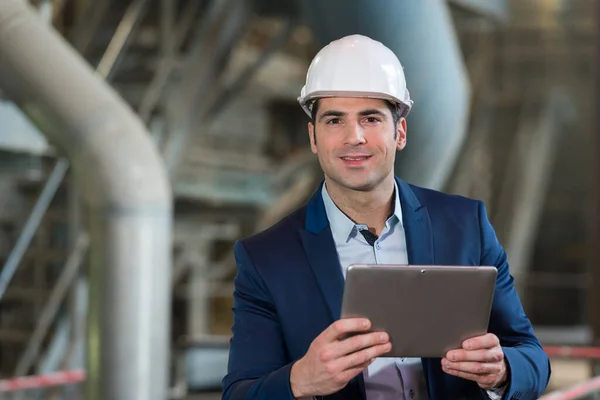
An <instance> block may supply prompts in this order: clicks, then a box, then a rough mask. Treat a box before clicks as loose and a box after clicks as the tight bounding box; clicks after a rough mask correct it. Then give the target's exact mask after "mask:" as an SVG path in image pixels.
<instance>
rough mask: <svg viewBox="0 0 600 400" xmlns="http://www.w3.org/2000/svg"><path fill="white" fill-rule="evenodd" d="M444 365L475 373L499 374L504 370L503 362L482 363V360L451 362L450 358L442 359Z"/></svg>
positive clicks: (455, 369) (452, 368)
mask: <svg viewBox="0 0 600 400" xmlns="http://www.w3.org/2000/svg"><path fill="white" fill-rule="evenodd" d="M442 366H443V367H444V368H447V369H450V370H454V371H460V372H466V373H469V374H474V375H489V374H495V375H498V374H500V373H501V372H502V363H481V362H472V361H464V362H451V361H448V360H445V359H444V360H442Z"/></svg>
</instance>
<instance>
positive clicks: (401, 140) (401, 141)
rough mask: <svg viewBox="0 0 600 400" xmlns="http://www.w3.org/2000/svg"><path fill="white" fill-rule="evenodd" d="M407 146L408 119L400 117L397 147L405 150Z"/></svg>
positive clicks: (397, 130)
mask: <svg viewBox="0 0 600 400" xmlns="http://www.w3.org/2000/svg"><path fill="white" fill-rule="evenodd" d="M405 147H406V119H404V118H400V121H398V123H397V124H396V149H397V150H398V151H401V150H403V149H404V148H405Z"/></svg>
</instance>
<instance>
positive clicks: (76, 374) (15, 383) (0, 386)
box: [0, 370, 85, 393]
mask: <svg viewBox="0 0 600 400" xmlns="http://www.w3.org/2000/svg"><path fill="white" fill-rule="evenodd" d="M83 381H85V371H83V370H73V371H61V372H55V373H52V374H48V375H37V376H23V377H20V378H13V379H6V380H0V393H2V392H16V391H19V390H28V389H39V388H44V387H51V386H62V385H69V384H73V383H80V382H83Z"/></svg>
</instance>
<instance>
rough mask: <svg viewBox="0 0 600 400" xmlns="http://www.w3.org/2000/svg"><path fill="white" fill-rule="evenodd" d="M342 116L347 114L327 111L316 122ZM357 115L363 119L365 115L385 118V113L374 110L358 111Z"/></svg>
mask: <svg viewBox="0 0 600 400" xmlns="http://www.w3.org/2000/svg"><path fill="white" fill-rule="evenodd" d="M344 115H347V113H345V112H343V111H337V110H328V111H325V112H324V113H323V114H321V116H320V117H319V118H318V120H319V122H321V121H322V120H323V119H324V118H326V117H343V116H344ZM358 115H360V116H361V117H365V116H367V115H380V116H382V117H383V118H385V113H384V112H383V111H381V110H378V109H376V108H370V109H368V110H362V111H359V112H358Z"/></svg>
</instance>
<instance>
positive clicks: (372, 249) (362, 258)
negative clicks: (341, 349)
mask: <svg viewBox="0 0 600 400" xmlns="http://www.w3.org/2000/svg"><path fill="white" fill-rule="evenodd" d="M394 196H395V200H394V212H393V213H392V215H391V216H390V217H389V218H388V219H387V221H386V222H385V227H384V229H383V231H382V232H381V235H380V236H379V238H378V239H377V240H376V241H375V243H374V245H373V246H371V245H370V244H369V243H367V241H366V239H365V238H364V237H363V235H362V234H361V233H360V231H361V230H363V229H368V228H367V226H366V225H361V224H356V223H354V222H353V221H352V220H351V219H350V218H348V216H346V214H344V213H343V212H342V211H341V210H340V209H339V208H338V207H337V206H336V205H335V203H334V202H333V200H332V199H331V197H330V196H329V193H328V192H327V188H326V185H323V190H322V197H323V202H324V204H325V211H326V214H327V219H328V220H329V225H330V227H331V233H332V235H333V240H334V243H335V247H336V250H337V253H338V258H339V260H340V266H341V268H342V274H343V276H344V279H346V271H347V269H348V267H349V266H350V265H352V264H408V253H407V247H406V236H405V233H404V225H403V221H402V208H401V204H400V196H399V192H398V186H397V185H396V187H395V190H394ZM391 307H393V305H390V308H391ZM363 377H364V381H365V390H366V395H367V400H392V399H393V400H413V399H417V400H427V399H428V398H429V397H428V394H427V389H426V385H425V378H424V376H423V369H422V364H421V359H420V358H389V357H386V358H376V359H375V361H374V362H373V363H372V364H371V365H369V367H367V369H366V370H365V371H364V372H363ZM487 393H488V396H489V397H490V399H492V400H499V399H500V398H501V397H502V391H501V392H499V393H498V392H497V393H494V392H491V391H488V392H487Z"/></svg>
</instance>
